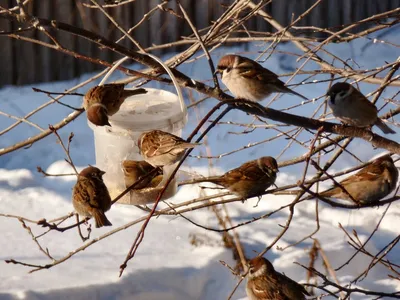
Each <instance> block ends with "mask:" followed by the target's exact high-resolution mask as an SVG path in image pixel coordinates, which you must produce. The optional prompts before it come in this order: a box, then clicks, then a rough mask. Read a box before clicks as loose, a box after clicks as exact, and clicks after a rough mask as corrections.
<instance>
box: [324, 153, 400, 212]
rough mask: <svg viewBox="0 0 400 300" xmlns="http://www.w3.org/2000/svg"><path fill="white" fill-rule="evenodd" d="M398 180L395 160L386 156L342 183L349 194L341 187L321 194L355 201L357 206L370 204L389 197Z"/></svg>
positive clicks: (335, 187)
mask: <svg viewBox="0 0 400 300" xmlns="http://www.w3.org/2000/svg"><path fill="white" fill-rule="evenodd" d="M398 178H399V171H398V170H397V168H396V166H395V165H394V162H393V159H392V158H391V157H390V155H384V156H381V157H379V158H377V159H376V160H375V161H374V162H372V163H371V164H370V165H368V166H366V167H364V168H362V169H361V170H360V171H358V172H357V173H356V174H354V175H351V176H350V177H347V178H346V179H344V180H342V181H341V182H340V185H341V186H342V187H344V188H345V190H346V191H347V193H346V192H345V191H343V189H342V188H341V187H340V186H334V187H332V188H330V189H329V190H326V191H324V192H322V193H319V194H320V195H321V196H323V197H332V198H338V199H343V200H350V201H353V199H354V201H355V202H356V203H357V204H370V203H374V202H378V201H379V200H381V199H382V198H384V197H386V196H387V195H389V194H390V193H391V192H392V191H393V190H394V189H395V187H396V185H397V180H398ZM349 195H350V196H351V197H350V196H349Z"/></svg>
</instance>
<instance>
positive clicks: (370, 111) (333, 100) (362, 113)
mask: <svg viewBox="0 0 400 300" xmlns="http://www.w3.org/2000/svg"><path fill="white" fill-rule="evenodd" d="M327 95H328V96H329V101H328V104H329V107H330V108H331V109H332V112H333V115H334V116H335V117H336V118H338V119H339V120H340V121H342V122H343V123H344V124H347V125H352V126H356V127H371V126H373V125H376V126H378V128H379V129H380V130H382V131H383V133H385V134H388V133H396V132H395V131H394V130H393V129H391V128H390V127H389V126H387V125H386V124H385V123H384V122H383V121H382V120H381V119H379V118H378V109H377V108H376V106H375V105H374V104H373V103H371V102H370V101H369V100H368V99H367V98H366V97H365V96H364V95H363V94H362V93H361V92H360V91H359V90H357V89H356V88H355V87H354V86H352V85H351V84H348V83H346V82H337V83H335V84H334V85H333V86H332V87H331V88H330V89H329V90H328V92H327Z"/></svg>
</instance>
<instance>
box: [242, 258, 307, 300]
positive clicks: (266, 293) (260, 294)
mask: <svg viewBox="0 0 400 300" xmlns="http://www.w3.org/2000/svg"><path fill="white" fill-rule="evenodd" d="M248 265H249V275H248V280H247V285H246V293H247V296H248V297H249V299H250V300H304V299H306V297H305V295H309V293H308V292H307V291H306V289H305V288H304V286H302V285H301V284H299V283H297V282H296V281H294V280H292V279H290V278H289V277H287V276H285V275H283V274H281V273H279V272H277V271H275V269H274V267H273V265H272V264H271V263H270V262H269V261H268V260H267V259H265V258H264V257H255V258H253V259H252V260H250V261H249V263H248Z"/></svg>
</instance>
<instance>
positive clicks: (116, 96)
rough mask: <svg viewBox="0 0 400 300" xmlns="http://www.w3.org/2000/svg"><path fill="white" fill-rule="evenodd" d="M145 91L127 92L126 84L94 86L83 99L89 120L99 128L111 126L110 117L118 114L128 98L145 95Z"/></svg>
mask: <svg viewBox="0 0 400 300" xmlns="http://www.w3.org/2000/svg"><path fill="white" fill-rule="evenodd" d="M145 93H147V91H146V90H145V89H141V88H140V89H135V90H125V85H124V84H117V83H111V84H105V85H98V86H94V87H92V88H91V89H89V90H88V91H87V93H86V94H85V96H84V97H83V107H84V108H85V110H86V115H87V118H88V120H89V121H90V122H92V123H93V124H94V125H97V126H105V125H108V126H111V125H110V123H109V122H108V117H109V116H112V115H114V114H116V113H117V112H118V110H119V108H120V107H121V105H122V103H123V102H124V101H125V99H126V98H128V97H130V96H134V95H139V94H145Z"/></svg>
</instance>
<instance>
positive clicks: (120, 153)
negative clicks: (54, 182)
mask: <svg viewBox="0 0 400 300" xmlns="http://www.w3.org/2000/svg"><path fill="white" fill-rule="evenodd" d="M146 90H147V94H140V95H135V96H131V97H129V98H127V99H126V100H125V102H124V103H123V104H122V106H121V108H120V110H119V111H118V113H116V114H115V115H113V116H111V117H109V122H110V124H111V127H109V126H95V125H93V124H92V123H90V122H88V124H89V126H90V128H92V129H93V131H94V142H95V151H96V166H97V167H98V168H100V169H101V170H103V171H105V172H106V174H105V175H104V177H103V178H104V182H105V184H106V185H107V187H108V190H109V192H110V195H111V197H112V198H113V199H114V198H115V197H116V196H118V195H119V194H120V193H121V192H123V191H124V190H125V189H126V187H125V181H124V173H123V169H122V162H123V161H124V160H136V161H140V160H143V158H142V157H141V155H140V154H139V148H138V145H137V141H138V138H139V136H140V134H141V133H142V132H147V131H151V130H154V129H159V130H163V131H166V132H169V133H172V134H175V135H177V136H181V133H182V128H183V127H184V126H185V124H186V122H187V111H186V106H185V104H184V103H182V102H181V100H180V98H179V97H178V96H177V95H176V94H174V93H171V92H168V91H164V90H158V89H152V88H146ZM173 169H174V166H170V167H167V168H164V170H163V171H164V174H163V180H162V181H161V182H160V183H159V185H158V186H157V187H153V188H150V187H149V188H144V189H140V190H131V192H130V193H128V194H127V195H125V196H124V197H122V198H121V199H120V200H119V201H118V203H124V204H134V205H138V204H146V203H154V201H155V200H156V198H157V196H158V194H159V192H160V191H161V190H162V188H163V187H164V182H165V181H166V180H167V179H168V177H169V174H170V172H171V171H172V170H173ZM176 191H177V183H176V179H174V180H173V181H172V182H171V183H170V184H169V186H168V188H167V190H166V192H165V193H164V195H163V197H162V198H161V199H167V198H170V197H172V196H174V195H175V193H176Z"/></svg>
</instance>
